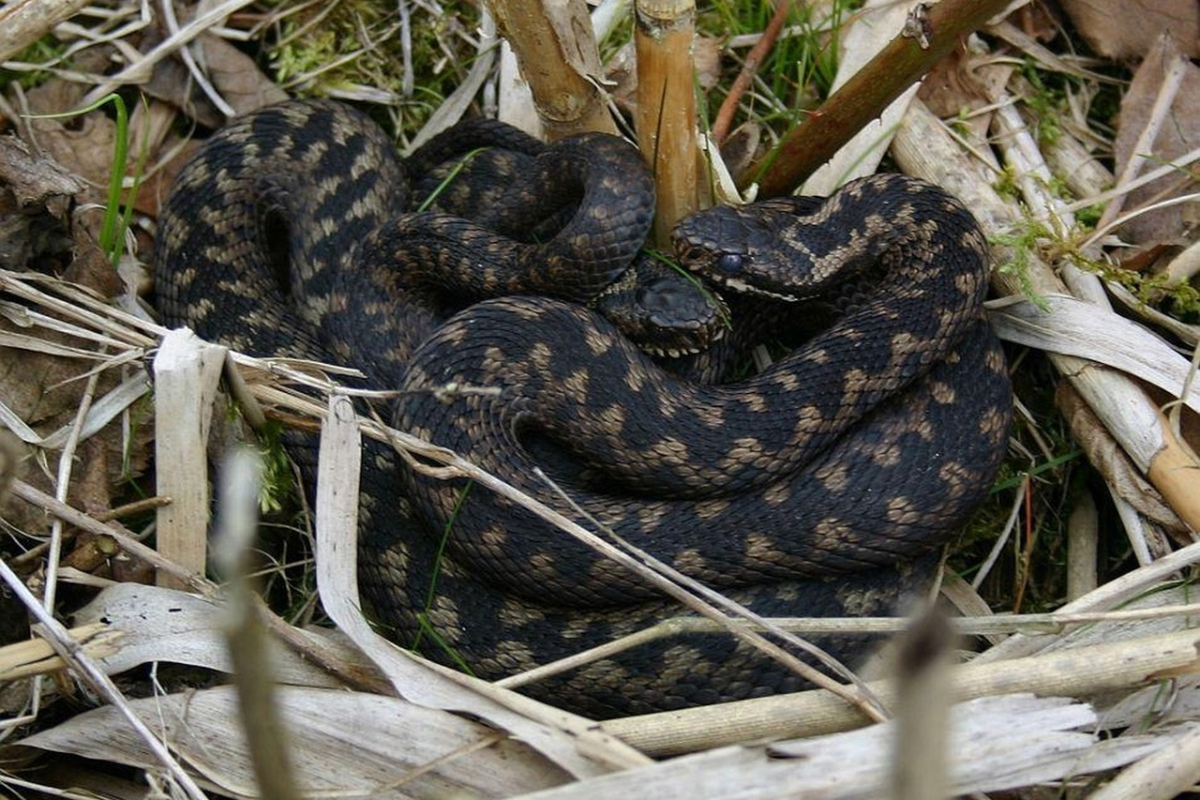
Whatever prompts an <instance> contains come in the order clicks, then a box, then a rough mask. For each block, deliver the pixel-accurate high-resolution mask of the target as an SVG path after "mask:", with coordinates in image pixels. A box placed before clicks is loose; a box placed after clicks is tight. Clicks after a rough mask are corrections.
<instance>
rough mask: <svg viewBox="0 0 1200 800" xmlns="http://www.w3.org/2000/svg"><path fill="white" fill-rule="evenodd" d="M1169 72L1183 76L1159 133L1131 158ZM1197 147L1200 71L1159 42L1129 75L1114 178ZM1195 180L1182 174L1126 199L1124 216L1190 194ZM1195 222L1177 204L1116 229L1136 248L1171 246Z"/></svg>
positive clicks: (1187, 236)
mask: <svg viewBox="0 0 1200 800" xmlns="http://www.w3.org/2000/svg"><path fill="white" fill-rule="evenodd" d="M1171 68H1180V69H1182V70H1183V80H1182V82H1181V83H1180V84H1179V89H1178V92H1177V93H1176V95H1175V98H1174V101H1173V102H1172V103H1171V105H1170V108H1169V109H1168V110H1167V112H1166V118H1165V119H1163V120H1162V121H1161V124H1160V125H1159V133H1158V135H1157V137H1156V138H1155V139H1154V141H1153V142H1151V143H1150V145H1149V147H1148V148H1143V149H1142V150H1140V151H1138V152H1135V148H1137V147H1138V140H1139V139H1140V138H1141V136H1142V131H1143V130H1144V129H1145V127H1146V125H1147V124H1149V123H1151V122H1153V120H1152V119H1151V116H1152V114H1153V113H1154V106H1155V103H1156V102H1157V100H1158V97H1159V94H1160V93H1161V92H1163V91H1164V86H1165V85H1166V82H1165V77H1166V74H1167V71H1168V70H1169V69H1171ZM1197 147H1200V69H1198V68H1197V67H1196V65H1195V64H1192V63H1190V62H1188V61H1187V59H1186V58H1184V57H1183V55H1182V54H1181V53H1180V52H1179V50H1178V48H1176V47H1175V45H1174V42H1173V40H1172V39H1171V38H1169V37H1167V36H1163V37H1161V38H1160V40H1159V46H1158V47H1155V48H1153V49H1152V50H1150V52H1149V54H1148V56H1147V58H1146V60H1145V61H1144V62H1142V65H1141V66H1140V67H1139V68H1138V70H1137V73H1136V74H1135V75H1134V78H1133V83H1132V84H1131V85H1130V87H1129V91H1128V92H1127V93H1126V95H1125V98H1124V100H1123V101H1122V102H1121V115H1120V120H1119V124H1118V128H1117V140H1116V144H1115V148H1114V150H1115V156H1116V161H1117V174H1124V173H1125V171H1126V168H1127V166H1128V165H1129V163H1130V162H1131V161H1132V160H1135V159H1142V160H1144V162H1145V163H1144V165H1142V169H1141V170H1140V171H1146V170H1150V169H1154V168H1156V167H1158V166H1160V165H1161V164H1163V163H1164V162H1167V161H1170V160H1171V159H1174V158H1178V157H1179V156H1182V155H1184V154H1185V153H1188V152H1190V151H1192V150H1194V149H1196V148H1197ZM1195 183H1196V182H1195V178H1194V176H1192V175H1190V174H1189V173H1187V172H1185V171H1180V172H1178V173H1176V174H1173V175H1169V176H1167V177H1165V178H1162V179H1160V180H1158V181H1155V182H1153V183H1151V184H1149V185H1147V186H1143V187H1141V188H1139V189H1136V190H1134V191H1132V192H1130V193H1129V195H1128V196H1127V197H1126V199H1125V202H1124V208H1125V210H1126V211H1129V210H1132V209H1135V208H1138V207H1141V206H1142V205H1145V204H1148V203H1154V202H1157V201H1160V200H1163V199H1165V198H1167V197H1175V196H1178V195H1181V194H1184V193H1187V192H1194V191H1195ZM1198 223H1200V220H1198V219H1197V218H1196V206H1195V205H1194V204H1178V205H1174V206H1170V207H1167V208H1163V209H1159V210H1156V211H1153V212H1150V213H1147V214H1143V215H1142V216H1140V217H1137V218H1135V219H1133V220H1131V221H1129V222H1128V223H1126V224H1125V225H1123V226H1122V227H1121V229H1120V233H1121V237H1122V238H1123V239H1125V240H1126V241H1129V242H1133V243H1138V244H1159V243H1167V244H1176V243H1180V242H1187V241H1191V240H1193V239H1194V237H1195V231H1196V228H1197V225H1198Z"/></svg>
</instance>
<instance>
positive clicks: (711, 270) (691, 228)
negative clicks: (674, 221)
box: [671, 200, 813, 300]
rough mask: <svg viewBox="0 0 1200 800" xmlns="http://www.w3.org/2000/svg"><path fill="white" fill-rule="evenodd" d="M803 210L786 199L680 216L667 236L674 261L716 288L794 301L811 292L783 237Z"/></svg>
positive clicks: (793, 254) (799, 217)
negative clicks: (682, 217)
mask: <svg viewBox="0 0 1200 800" xmlns="http://www.w3.org/2000/svg"><path fill="white" fill-rule="evenodd" d="M810 205H811V204H810ZM805 210H807V208H806V207H800V208H798V207H797V206H796V203H795V202H793V201H790V200H789V201H784V202H780V201H767V202H763V203H755V204H753V205H748V206H717V207H715V208H710V209H707V210H705V211H701V212H698V213H696V214H693V215H691V216H689V217H686V218H685V219H683V220H681V221H680V222H679V224H678V225H677V226H676V227H675V230H674V232H673V233H672V235H671V239H672V242H673V244H674V246H675V253H676V255H677V256H678V257H679V260H680V262H681V263H682V264H683V265H684V266H685V267H687V269H688V270H690V271H691V272H693V273H695V274H697V275H699V276H700V277H701V278H703V279H705V280H707V281H710V282H712V283H713V284H716V285H717V286H721V287H722V288H725V289H729V290H730V291H734V292H738V293H741V294H750V295H758V296H763V297H772V298H776V299H781V300H799V299H802V298H805V297H809V296H811V295H812V294H813V292H812V291H811V290H810V289H808V288H807V287H805V286H804V285H803V284H804V281H803V277H802V275H798V272H801V273H802V270H803V263H797V259H796V258H795V255H796V249H795V248H794V247H791V246H789V243H788V242H787V237H788V232H789V231H792V230H795V229H796V226H797V225H798V224H802V220H803V219H804V217H803V216H801V213H802V212H803V211H805ZM801 261H802V260H801ZM798 277H799V280H797V278H798Z"/></svg>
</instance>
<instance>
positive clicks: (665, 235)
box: [634, 0, 700, 248]
mask: <svg viewBox="0 0 1200 800" xmlns="http://www.w3.org/2000/svg"><path fill="white" fill-rule="evenodd" d="M636 13H637V20H636V29H635V31H634V44H635V47H636V50H637V71H638V84H637V86H638V88H637V113H636V118H635V121H636V125H637V136H638V145H639V146H640V147H641V150H642V156H643V157H644V158H645V159H646V160H647V162H649V164H650V169H651V171H652V172H653V173H654V183H655V190H656V192H657V198H658V199H657V210H656V212H655V223H654V239H655V241H656V243H657V244H658V246H659V247H661V248H667V247H668V246H669V242H670V235H671V230H672V229H673V228H674V227H675V223H677V222H678V221H679V220H681V219H683V218H684V217H685V216H687V215H688V214H691V213H692V212H694V211H696V210H697V209H699V207H700V194H699V181H698V175H699V153H700V148H699V139H698V135H697V131H696V91H695V85H694V80H695V78H694V68H693V61H692V43H693V42H694V41H695V37H696V29H695V22H696V4H695V2H694V0H640V2H638V3H637V6H636Z"/></svg>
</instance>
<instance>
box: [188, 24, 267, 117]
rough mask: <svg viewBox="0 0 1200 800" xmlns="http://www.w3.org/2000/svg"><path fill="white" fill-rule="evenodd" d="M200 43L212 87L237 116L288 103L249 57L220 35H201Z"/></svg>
mask: <svg viewBox="0 0 1200 800" xmlns="http://www.w3.org/2000/svg"><path fill="white" fill-rule="evenodd" d="M199 41H200V44H201V46H202V47H203V51H204V62H205V63H206V64H207V66H208V74H209V77H211V78H212V81H213V85H214V86H215V87H216V89H217V91H219V92H220V93H221V96H222V97H223V98H224V99H225V102H227V103H229V105H231V106H232V107H233V110H234V111H236V112H237V113H238V114H246V113H249V112H251V111H257V110H258V109H260V108H262V107H263V106H269V105H273V104H275V103H282V102H283V101H284V100H287V92H285V91H284V90H283V89H281V88H279V86H278V85H277V84H276V83H275V82H274V81H272V80H271V79H270V78H269V77H267V75H265V74H264V73H263V71H262V70H260V69H259V68H258V65H257V64H256V63H254V59H252V58H250V56H248V55H246V54H245V53H243V52H242V51H241V50H238V49H237V48H236V47H234V46H233V45H231V44H230V43H229V42H227V41H225V40H224V39H222V38H220V37H217V36H201V37H200V39H199Z"/></svg>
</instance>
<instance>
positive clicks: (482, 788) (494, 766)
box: [21, 686, 569, 799]
mask: <svg viewBox="0 0 1200 800" xmlns="http://www.w3.org/2000/svg"><path fill="white" fill-rule="evenodd" d="M276 699H277V702H278V705H279V708H280V711H281V714H282V717H283V720H284V725H285V729H286V730H287V733H288V747H289V752H290V754H291V756H292V758H291V762H292V764H291V765H292V770H293V773H294V778H295V780H296V783H297V784H298V786H299V788H300V789H301V791H302V793H303V794H304V795H305V796H311V797H318V796H320V797H335V796H354V797H375V798H381V799H382V798H397V799H399V798H410V797H480V798H484V797H509V796H512V795H517V794H525V793H527V792H532V791H536V790H539V789H547V788H550V787H553V786H558V785H561V784H563V783H565V782H567V781H568V780H569V777H568V776H567V775H566V773H564V772H563V771H562V770H560V769H559V768H557V767H555V766H554V765H553V764H551V763H550V762H549V761H548V760H547V759H546V758H544V757H543V756H541V755H539V754H538V753H537V752H535V751H534V750H533V749H532V748H530V747H529V746H528V745H526V744H524V743H522V742H520V741H518V740H516V739H512V738H509V737H507V736H505V735H504V734H501V733H498V732H497V731H496V730H495V729H493V728H490V727H488V726H486V725H482V724H480V723H477V722H472V721H470V720H467V719H463V718H462V717H458V716H456V715H454V714H449V713H447V712H444V711H437V710H433V709H428V708H423V707H421V706H417V705H414V704H412V703H407V702H405V701H403V700H400V699H398V698H394V697H380V696H378V695H371V694H362V693H358V692H346V691H341V690H331V689H309V688H299V687H281V688H280V689H279V691H278V692H277V693H276ZM130 706H131V707H132V709H133V711H134V712H135V713H136V714H137V715H138V716H140V717H141V718H142V719H143V720H145V721H146V723H147V724H149V725H150V726H152V727H153V729H154V730H155V731H157V732H160V733H161V734H162V735H163V736H164V737H165V738H166V739H167V740H168V741H170V742H171V748H172V751H173V752H175V753H177V754H179V756H180V758H181V760H182V761H183V762H184V763H186V764H188V765H189V766H190V767H191V768H192V769H194V770H195V771H196V772H198V773H199V774H200V775H202V776H203V777H204V779H205V780H207V781H209V782H211V783H212V784H213V785H216V786H218V787H220V789H221V790H222V791H223V792H225V793H227V794H230V795H232V796H234V797H248V796H253V791H254V790H253V787H254V785H255V780H254V770H253V768H252V766H251V763H250V757H249V754H248V753H247V750H246V744H245V738H244V736H243V735H242V726H241V723H240V721H239V717H238V701H237V695H236V693H235V692H234V690H233V689H232V687H228V686H223V687H218V688H215V689H207V690H203V691H197V692H189V693H184V694H176V695H168V696H165V697H153V698H147V699H144V700H134V701H132V702H131V703H130ZM21 743H22V744H24V745H28V746H31V747H38V748H42V749H45V750H51V751H54V752H65V753H74V754H78V755H85V756H87V757H89V758H95V759H102V760H105V761H114V762H117V763H123V764H131V765H136V766H139V767H144V768H155V767H157V766H158V764H157V762H156V761H155V759H154V756H153V755H151V754H150V752H149V750H148V749H147V748H146V746H145V744H144V743H143V742H142V741H141V740H139V739H138V738H137V736H136V734H134V733H133V731H132V730H131V729H130V727H129V725H128V723H127V722H126V721H125V720H124V719H123V718H122V716H121V714H120V713H119V712H118V711H117V709H115V708H111V707H105V708H99V709H96V710H94V711H89V712H87V713H85V714H80V715H78V716H76V717H74V718H72V719H70V720H68V721H67V722H65V723H63V724H61V725H59V726H57V727H55V728H52V729H50V730H47V731H42V732H41V733H38V734H35V735H34V736H31V737H29V738H27V739H25V740H24V741H22V742H21Z"/></svg>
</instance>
